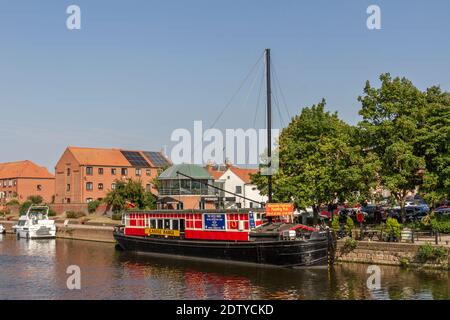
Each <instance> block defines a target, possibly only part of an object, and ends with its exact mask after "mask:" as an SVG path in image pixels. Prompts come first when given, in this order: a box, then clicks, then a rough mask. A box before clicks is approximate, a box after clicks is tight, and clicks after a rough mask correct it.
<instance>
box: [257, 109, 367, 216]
mask: <svg viewBox="0 0 450 320" xmlns="http://www.w3.org/2000/svg"><path fill="white" fill-rule="evenodd" d="M325 105H326V103H325V101H322V102H321V103H319V104H318V105H313V106H312V107H311V108H304V109H303V110H302V111H301V113H300V115H298V116H296V117H294V118H293V119H292V121H291V123H290V124H289V125H288V127H287V128H285V129H284V130H283V131H282V133H281V135H280V139H279V159H280V167H279V170H278V172H277V173H276V174H275V175H274V177H273V193H274V194H273V196H274V201H279V202H293V203H294V205H295V207H297V208H307V207H312V208H313V211H314V216H315V219H316V220H317V217H318V213H319V207H320V206H321V205H325V204H330V203H334V202H335V201H337V200H344V199H354V200H356V199H360V198H361V197H366V196H367V194H368V191H369V189H370V187H371V186H373V184H374V182H375V169H376V168H375V166H376V161H375V160H373V161H364V157H363V155H364V151H363V149H362V148H361V147H360V146H359V145H355V144H354V139H355V137H356V136H358V133H357V131H356V129H355V128H352V127H351V126H349V125H348V124H346V123H344V122H343V121H341V120H340V119H339V118H338V116H337V114H332V113H330V112H326V111H325V110H324V109H325ZM367 156H373V155H372V154H368V153H367ZM364 179H365V180H364ZM252 180H253V182H254V183H256V184H257V185H258V188H259V190H261V192H262V193H263V194H267V179H266V177H264V176H261V175H260V174H257V175H254V176H253V177H252Z"/></svg>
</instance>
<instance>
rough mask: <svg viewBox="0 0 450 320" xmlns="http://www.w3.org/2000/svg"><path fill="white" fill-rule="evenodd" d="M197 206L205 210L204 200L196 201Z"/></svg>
mask: <svg viewBox="0 0 450 320" xmlns="http://www.w3.org/2000/svg"><path fill="white" fill-rule="evenodd" d="M198 206H199V208H200V210H205V202H204V201H200V202H199V203H198Z"/></svg>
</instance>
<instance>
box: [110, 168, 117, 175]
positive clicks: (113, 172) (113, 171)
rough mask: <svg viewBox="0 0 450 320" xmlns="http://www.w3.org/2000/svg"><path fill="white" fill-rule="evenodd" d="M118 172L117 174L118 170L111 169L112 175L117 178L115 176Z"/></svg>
mask: <svg viewBox="0 0 450 320" xmlns="http://www.w3.org/2000/svg"><path fill="white" fill-rule="evenodd" d="M116 172H117V169H116V168H112V169H111V175H113V176H115V175H116Z"/></svg>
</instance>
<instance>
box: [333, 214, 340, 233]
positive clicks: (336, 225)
mask: <svg viewBox="0 0 450 320" xmlns="http://www.w3.org/2000/svg"><path fill="white" fill-rule="evenodd" d="M331 228H332V229H333V230H334V231H336V232H338V231H339V230H340V228H341V225H340V223H339V216H333V220H331Z"/></svg>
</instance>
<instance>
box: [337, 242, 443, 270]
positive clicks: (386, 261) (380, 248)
mask: <svg viewBox="0 0 450 320" xmlns="http://www.w3.org/2000/svg"><path fill="white" fill-rule="evenodd" d="M419 247H420V245H418V244H411V243H392V242H369V241H358V242H357V246H356V248H355V249H353V250H350V249H348V248H346V247H345V240H339V241H338V242H337V251H336V261H340V262H357V263H367V264H379V265H396V266H399V265H401V260H402V259H405V258H406V259H408V261H410V262H411V265H412V266H416V265H421V266H427V267H432V268H433V267H436V268H441V267H444V268H445V267H448V263H450V260H449V261H448V262H447V265H446V264H445V263H444V264H442V265H441V264H427V265H423V264H419V263H418V262H417V261H416V260H415V257H416V253H417V250H418V249H419ZM449 253H450V250H449ZM449 259H450V254H449Z"/></svg>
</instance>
